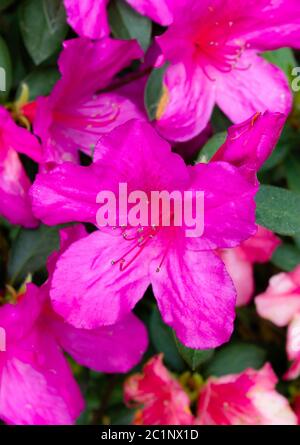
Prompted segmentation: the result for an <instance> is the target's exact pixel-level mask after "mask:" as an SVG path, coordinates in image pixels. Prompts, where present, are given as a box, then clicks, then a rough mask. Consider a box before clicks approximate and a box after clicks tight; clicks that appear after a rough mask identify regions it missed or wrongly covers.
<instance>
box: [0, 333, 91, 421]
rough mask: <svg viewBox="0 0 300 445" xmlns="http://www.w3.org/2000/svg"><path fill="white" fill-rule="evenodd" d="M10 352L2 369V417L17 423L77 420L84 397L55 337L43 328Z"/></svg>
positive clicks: (0, 404) (0, 409) (0, 406)
mask: <svg viewBox="0 0 300 445" xmlns="http://www.w3.org/2000/svg"><path fill="white" fill-rule="evenodd" d="M9 354H10V356H9V357H8V359H7V361H6V362H5V364H4V366H3V368H2V370H1V392H0V417H1V418H2V419H3V420H5V421H6V422H7V423H13V424H17V425H64V424H72V423H74V422H75V420H76V418H77V417H78V416H79V414H80V412H81V411H82V409H83V400H82V397H81V394H80V391H79V388H78V386H77V384H76V382H75V380H74V379H73V376H72V373H71V371H70V368H69V365H68V364H67V361H66V359H65V358H64V356H63V354H62V352H61V351H60V349H59V348H58V346H57V344H56V342H55V341H54V339H53V338H52V337H51V336H50V335H48V333H47V332H46V331H44V330H43V329H42V328H41V329H39V330H37V331H35V332H33V333H32V335H31V336H29V337H28V338H25V339H24V340H23V341H22V342H19V343H18V346H14V347H12V348H10V352H9Z"/></svg>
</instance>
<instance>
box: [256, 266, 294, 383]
mask: <svg viewBox="0 0 300 445" xmlns="http://www.w3.org/2000/svg"><path fill="white" fill-rule="evenodd" d="M255 304H256V309H257V312H258V313H259V315H260V316H261V317H263V318H266V319H267V320H270V321H272V323H274V324H275V325H277V326H279V327H284V326H288V334H287V354H288V358H289V359H290V360H291V361H292V362H293V363H292V366H291V368H290V369H289V371H288V372H287V373H286V375H285V377H286V378H287V379H294V378H297V377H298V376H299V375H300V266H297V267H296V268H295V269H294V270H293V271H292V272H288V273H285V272H283V273H280V274H278V275H275V276H273V277H272V278H271V279H270V281H269V286H268V288H267V290H266V291H265V292H264V293H262V294H260V295H258V296H257V297H256V298H255Z"/></svg>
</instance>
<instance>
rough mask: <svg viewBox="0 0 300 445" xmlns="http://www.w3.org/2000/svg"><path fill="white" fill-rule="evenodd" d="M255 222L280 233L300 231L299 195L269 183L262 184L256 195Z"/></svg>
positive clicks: (289, 233)
mask: <svg viewBox="0 0 300 445" xmlns="http://www.w3.org/2000/svg"><path fill="white" fill-rule="evenodd" d="M256 204H257V208H256V221H257V224H260V225H261V226H264V227H267V228H268V229H270V230H272V231H273V232H276V233H279V234H280V235H295V234H296V233H298V232H300V196H299V194H297V193H294V192H291V191H289V190H285V189H283V188H280V187H273V186H271V185H262V186H261V187H260V190H259V192H258V194H257V195H256Z"/></svg>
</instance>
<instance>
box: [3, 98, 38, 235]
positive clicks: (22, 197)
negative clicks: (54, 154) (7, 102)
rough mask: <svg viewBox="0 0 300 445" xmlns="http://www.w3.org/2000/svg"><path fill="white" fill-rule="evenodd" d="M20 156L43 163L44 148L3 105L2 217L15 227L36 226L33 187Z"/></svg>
mask: <svg viewBox="0 0 300 445" xmlns="http://www.w3.org/2000/svg"><path fill="white" fill-rule="evenodd" d="M18 153H23V154H26V155H27V156H29V157H30V158H32V159H33V160H35V161H36V162H39V161H40V159H41V156H42V154H41V147H40V145H39V143H38V141H37V139H36V138H35V137H34V136H33V135H32V134H30V133H29V131H27V130H26V129H25V128H21V127H19V126H18V125H16V124H15V122H14V121H13V119H12V117H11V116H10V114H9V112H8V111H7V110H6V109H5V108H4V107H1V106H0V215H2V216H4V217H5V218H7V219H8V220H9V221H10V222H11V223H12V224H20V225H23V226H25V227H35V226H36V225H37V220H36V219H35V218H34V216H33V214H32V211H31V204H30V201H29V198H28V190H29V188H30V186H31V184H30V181H29V179H28V177H27V175H26V172H25V170H24V168H23V166H22V163H21V161H20V159H19V156H18Z"/></svg>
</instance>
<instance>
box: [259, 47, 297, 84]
mask: <svg viewBox="0 0 300 445" xmlns="http://www.w3.org/2000/svg"><path fill="white" fill-rule="evenodd" d="M263 57H264V59H266V60H268V61H269V62H271V63H273V65H276V66H278V67H279V68H281V69H282V70H283V71H284V72H285V74H286V75H287V77H288V78H289V79H290V78H291V72H292V69H293V68H294V67H295V66H297V61H296V59H295V56H294V53H293V50H292V49H291V48H280V49H277V50H275V51H268V52H265V53H264V54H263Z"/></svg>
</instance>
